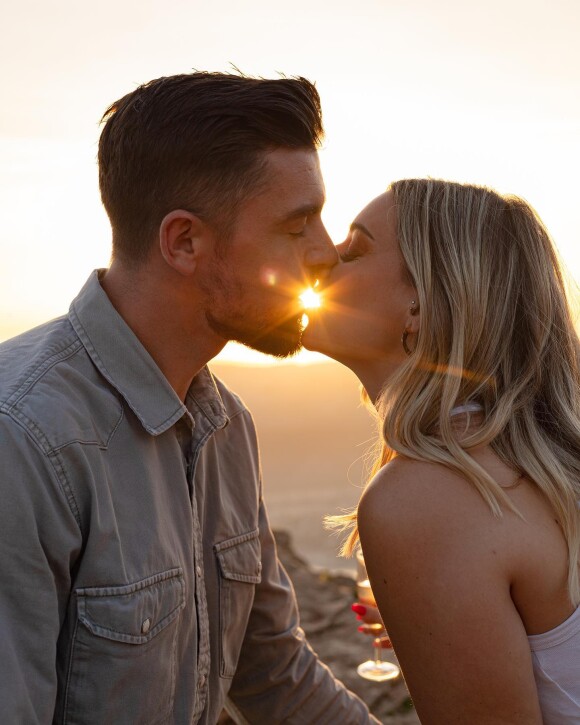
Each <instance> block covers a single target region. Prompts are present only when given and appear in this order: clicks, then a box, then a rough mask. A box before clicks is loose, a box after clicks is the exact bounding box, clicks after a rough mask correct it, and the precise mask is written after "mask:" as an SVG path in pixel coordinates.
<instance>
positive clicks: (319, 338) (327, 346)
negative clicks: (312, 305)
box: [303, 191, 418, 365]
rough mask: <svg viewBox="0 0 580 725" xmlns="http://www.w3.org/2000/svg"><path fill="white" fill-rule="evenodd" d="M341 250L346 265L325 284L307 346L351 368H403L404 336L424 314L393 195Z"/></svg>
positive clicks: (376, 204)
mask: <svg viewBox="0 0 580 725" xmlns="http://www.w3.org/2000/svg"><path fill="white" fill-rule="evenodd" d="M337 249H338V252H339V254H340V257H341V262H340V263H339V264H338V265H337V266H336V267H335V268H334V269H333V270H332V272H331V274H330V275H329V277H328V279H327V280H325V285H324V290H323V293H322V306H321V307H320V308H318V309H317V310H314V311H310V310H309V312H308V317H309V319H310V323H309V325H308V327H307V328H306V330H305V331H304V335H303V344H304V346H305V347H306V348H308V349H309V350H317V351H318V352H322V353H324V354H325V355H328V356H329V357H332V358H334V359H336V360H338V361H339V362H342V363H344V364H347V365H348V364H349V362H357V361H361V362H364V361H368V362H374V361H381V360H384V361H388V362H389V363H390V364H400V363H401V362H402V361H403V360H405V359H406V353H405V351H404V350H403V346H402V344H401V336H402V334H403V332H404V330H405V329H409V330H411V332H416V330H417V327H418V315H417V314H415V315H411V307H412V303H413V301H414V300H416V291H415V289H414V287H413V286H412V283H411V281H410V279H409V278H408V276H407V275H406V269H405V265H404V262H403V257H402V255H401V252H400V249H399V243H398V241H397V219H396V210H395V206H394V200H393V195H392V192H390V191H387V192H386V193H385V194H381V195H380V196H378V197H377V198H376V199H374V200H373V201H371V203H370V204H369V205H368V206H367V207H365V208H364V209H363V210H362V211H361V212H360V214H359V215H358V216H357V217H356V219H355V220H354V222H353V223H352V224H351V227H350V231H349V233H348V236H347V238H346V240H345V241H344V242H343V243H342V244H340V245H339V246H338V247H337ZM414 308H415V311H416V310H417V308H418V301H416V304H415V305H414ZM409 339H410V340H411V339H412V337H410V338H409ZM409 345H410V346H411V343H409Z"/></svg>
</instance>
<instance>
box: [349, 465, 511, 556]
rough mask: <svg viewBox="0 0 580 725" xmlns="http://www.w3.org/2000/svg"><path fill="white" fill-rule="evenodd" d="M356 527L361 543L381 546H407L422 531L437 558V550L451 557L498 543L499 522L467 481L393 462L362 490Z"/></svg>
mask: <svg viewBox="0 0 580 725" xmlns="http://www.w3.org/2000/svg"><path fill="white" fill-rule="evenodd" d="M358 525H359V529H360V532H361V539H362V540H363V544H364V542H365V540H367V541H369V540H370V541H372V540H375V541H376V543H377V545H379V546H385V545H389V546H391V545H393V544H395V545H396V544H397V543H400V544H401V545H402V546H403V547H406V546H407V545H409V544H411V543H412V542H416V540H417V539H416V537H417V532H421V539H422V541H423V542H425V543H426V544H429V545H432V548H431V549H430V551H431V553H433V554H436V553H437V551H438V550H439V547H442V549H443V550H448V551H449V552H453V551H454V550H455V551H456V550H457V547H458V546H460V547H464V546H469V547H473V546H477V547H479V546H485V542H486V540H487V541H489V540H491V539H494V540H495V541H496V542H497V541H498V536H497V533H498V532H497V531H496V528H497V527H501V522H500V521H499V520H498V519H497V517H495V516H494V515H493V514H492V512H491V510H490V507H489V505H488V504H487V503H486V502H485V501H484V499H483V498H482V496H481V495H480V494H479V492H478V491H477V490H476V489H475V487H474V485H473V484H472V483H471V482H470V481H469V480H468V479H467V478H466V477H465V476H463V475H461V474H459V473H456V472H454V471H452V470H451V469H449V468H447V467H446V466H444V465H442V464H438V463H430V462H426V461H416V460H411V459H408V458H403V457H397V458H396V459H394V460H393V461H392V462H391V463H389V464H388V465H386V466H384V467H383V468H382V469H381V470H380V471H379V472H378V473H377V474H376V476H375V477H374V478H373V480H372V481H371V483H370V484H369V486H368V487H367V488H366V490H365V492H364V494H363V496H362V498H361V501H360V503H359V508H358ZM474 534H477V536H474ZM433 547H434V548H433ZM414 550H415V551H417V549H416V547H415V548H414ZM464 551H465V549H464ZM439 553H442V551H441V550H439ZM422 555H424V552H423V554H422Z"/></svg>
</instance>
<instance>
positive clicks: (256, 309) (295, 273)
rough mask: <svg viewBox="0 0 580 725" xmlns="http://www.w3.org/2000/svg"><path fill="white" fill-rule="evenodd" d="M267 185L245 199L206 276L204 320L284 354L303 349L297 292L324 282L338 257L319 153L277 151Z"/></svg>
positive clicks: (231, 336) (269, 162) (227, 335)
mask: <svg viewBox="0 0 580 725" xmlns="http://www.w3.org/2000/svg"><path fill="white" fill-rule="evenodd" d="M264 174H265V176H264V182H265V183H264V186H263V188H262V189H261V190H260V192H259V193H258V194H257V195H256V196H255V197H253V198H250V199H248V200H246V201H245V202H243V203H242V205H241V206H240V209H239V211H238V215H237V217H236V221H235V223H234V228H233V231H232V233H231V235H230V238H229V239H228V240H227V241H225V242H223V243H222V244H223V248H222V249H220V250H216V251H215V252H214V254H213V257H212V259H211V263H210V264H209V265H208V267H207V269H206V270H204V274H203V288H204V291H205V293H206V300H207V304H206V318H207V321H208V323H209V325H210V327H211V328H212V329H213V330H214V332H217V333H218V334H219V335H220V336H222V337H223V338H224V339H226V340H236V341H237V342H241V343H243V344H244V345H248V346H249V347H252V348H255V349H256V350H260V351H261V352H265V353H268V354H270V355H277V356H280V357H286V356H288V355H292V354H293V353H295V352H297V351H298V350H299V349H300V346H301V344H300V338H301V333H302V322H301V319H302V306H301V304H300V301H299V299H298V295H299V294H300V293H301V292H302V291H303V290H304V288H305V287H307V286H309V285H310V284H312V283H313V282H314V281H315V280H316V279H320V280H321V281H323V280H324V277H325V276H326V274H327V272H328V271H329V270H330V269H331V268H332V267H333V266H334V265H335V264H336V263H337V261H338V256H337V253H336V250H335V247H334V245H333V244H332V242H331V240H330V237H329V236H328V233H327V232H326V229H325V228H324V225H323V223H322V219H321V216H320V215H321V211H322V206H323V204H324V184H323V181H322V176H321V173H320V165H319V162H318V154H317V153H316V152H315V151H309V150H304V149H300V150H294V149H277V150H275V151H271V152H269V153H268V154H267V156H266V168H265V172H264Z"/></svg>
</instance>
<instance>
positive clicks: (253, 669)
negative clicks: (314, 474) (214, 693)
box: [228, 502, 379, 725]
mask: <svg viewBox="0 0 580 725" xmlns="http://www.w3.org/2000/svg"><path fill="white" fill-rule="evenodd" d="M260 541H261V547H262V581H261V583H260V584H259V585H257V586H256V593H255V599H254V604H253V608H252V612H251V614H250V620H249V623H248V627H247V630H246V636H245V639H244V643H243V646H242V651H241V654H240V659H239V662H238V666H237V669H236V674H235V676H234V679H233V682H232V687H231V689H230V692H229V697H230V700H231V702H230V703H229V704H228V709H229V710H230V713H231V714H232V715H234V716H235V718H236V719H237V720H238V722H241V723H252V724H253V723H262V722H268V723H271V724H272V725H275V724H277V723H284V724H285V725H330V724H331V723H332V725H335V724H336V723H341V725H351V724H352V725H354V724H355V723H356V725H361V724H362V725H364V724H365V723H378V722H379V721H378V720H377V719H375V718H374V717H373V716H372V715H370V713H369V711H368V708H367V706H366V705H365V704H364V703H363V702H362V700H360V699H359V698H358V697H357V696H356V695H355V694H353V693H352V692H350V691H349V690H347V689H346V688H345V687H344V685H343V684H342V683H341V682H339V681H338V680H336V679H335V678H334V677H333V675H332V673H331V672H330V670H329V668H328V667H327V666H326V665H324V664H322V662H320V660H319V659H318V657H317V656H316V654H315V653H314V651H313V650H312V649H311V647H310V646H309V644H308V642H307V641H306V639H305V636H304V632H303V631H302V629H301V628H300V626H299V618H298V610H297V604H296V598H295V595H294V591H293V588H292V584H291V583H290V580H289V578H288V575H287V574H286V572H285V570H284V568H283V566H282V564H281V563H280V561H279V560H278V557H277V554H276V545H275V542H274V537H273V535H272V531H271V529H270V526H269V523H268V518H267V514H266V510H265V507H264V504H263V502H262V503H261V506H260Z"/></svg>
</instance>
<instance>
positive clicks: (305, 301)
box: [300, 287, 322, 310]
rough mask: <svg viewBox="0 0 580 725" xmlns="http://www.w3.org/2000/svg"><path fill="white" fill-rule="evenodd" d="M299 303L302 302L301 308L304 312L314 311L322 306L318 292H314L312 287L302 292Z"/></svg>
mask: <svg viewBox="0 0 580 725" xmlns="http://www.w3.org/2000/svg"><path fill="white" fill-rule="evenodd" d="M300 302H302V306H303V307H304V309H305V310H315V309H316V308H317V307H320V306H321V305H322V300H321V299H320V295H319V294H318V292H315V291H314V290H313V289H312V287H309V288H308V289H307V290H304V292H303V293H302V294H301V295H300Z"/></svg>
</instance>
